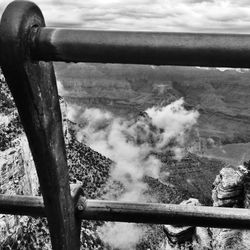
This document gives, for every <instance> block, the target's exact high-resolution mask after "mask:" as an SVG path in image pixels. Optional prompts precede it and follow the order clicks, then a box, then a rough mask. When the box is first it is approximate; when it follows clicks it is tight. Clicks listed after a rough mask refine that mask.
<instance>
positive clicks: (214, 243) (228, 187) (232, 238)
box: [163, 163, 250, 250]
mask: <svg viewBox="0 0 250 250" xmlns="http://www.w3.org/2000/svg"><path fill="white" fill-rule="evenodd" d="M248 169H249V168H248V163H245V166H239V167H233V166H227V167H224V168H222V169H221V171H220V173H219V175H217V176H216V179H215V181H214V183H213V190H212V199H213V206H215V207H237V208H244V206H245V207H246V208H248V207H247V205H248V189H247V188H248V185H249V184H247V181H248V178H249V171H248ZM181 204H185V205H196V206H200V205H201V204H200V203H199V201H198V200H195V199H189V200H187V201H184V202H182V203H181ZM164 232H165V233H166V240H165V245H164V247H163V249H167V250H169V249H181V250H194V249H197V250H198V249H214V250H228V249H231V250H233V249H241V250H243V249H244V250H246V249H249V236H250V233H249V232H248V231H246V230H237V229H224V228H222V229H221V228H199V227H188V226H186V227H181V226H171V225H165V226H164Z"/></svg>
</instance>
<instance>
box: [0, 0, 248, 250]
mask: <svg viewBox="0 0 250 250" xmlns="http://www.w3.org/2000/svg"><path fill="white" fill-rule="evenodd" d="M249 41H250V35H230V34H224V35H223V34H189V33H185V34H184V33H147V32H136V33H135V32H118V31H86V30H77V29H57V28H45V22H44V18H43V15H42V13H41V11H40V9H39V8H38V7H37V6H36V5H35V4H34V3H32V2H26V1H14V2H12V3H10V4H9V5H8V7H7V8H6V10H5V12H4V13H3V16H2V19H1V24H0V65H1V68H2V70H3V73H4V76H5V78H6V80H7V83H8V86H9V88H10V90H11V93H12V95H13V97H14V100H15V103H16V106H17V108H18V112H19V115H20V118H21V121H22V124H23V126H24V130H25V133H26V135H27V138H28V141H29V145H30V149H31V152H32V155H33V159H34V162H35V165H36V170H37V173H38V178H39V182H40V187H41V191H42V195H43V198H41V197H27V196H12V197H10V196H6V195H0V213H10V214H23V215H34V216H46V217H47V218H48V223H49V229H50V235H51V241H52V246H53V249H58V250H59V249H60V250H66V249H67V250H71V249H79V248H80V225H81V220H82V219H88V220H105V221H123V222H140V223H158V224H180V223H181V224H183V225H197V226H204V227H208V226H209V227H221V228H224V227H230V228H242V229H243V228H244V229H250V212H249V210H247V209H232V208H215V207H202V206H200V207H198V206H196V207H195V206H183V205H172V204H157V203H150V204H144V203H129V202H126V203H125V202H123V203H121V202H116V201H103V200H86V199H85V198H84V197H83V193H82V192H81V191H82V190H81V188H80V187H79V186H72V187H71V189H70V185H69V178H68V169H67V160H66V152H65V143H64V138H63V132H62V131H63V130H62V120H61V111H60V106H59V100H58V91H57V86H56V77H55V73H54V69H53V64H52V63H51V61H65V62H97V63H132V64H151V65H190V66H208V67H214V66H220V67H241V68H249V67H250V42H249Z"/></svg>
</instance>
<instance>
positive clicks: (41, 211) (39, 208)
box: [0, 195, 46, 216]
mask: <svg viewBox="0 0 250 250" xmlns="http://www.w3.org/2000/svg"><path fill="white" fill-rule="evenodd" d="M0 213H1V214H15V215H31V216H46V213H45V208H44V203H43V198H42V197H39V196H24V195H14V196H8V195H0Z"/></svg>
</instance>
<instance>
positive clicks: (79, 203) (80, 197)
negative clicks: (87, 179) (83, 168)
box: [70, 184, 87, 214]
mask: <svg viewBox="0 0 250 250" xmlns="http://www.w3.org/2000/svg"><path fill="white" fill-rule="evenodd" d="M70 193H71V197H72V199H73V203H74V208H75V211H76V214H77V212H78V211H83V210H85V208H86V205H87V199H86V198H85V197H84V190H83V187H82V184H71V185H70Z"/></svg>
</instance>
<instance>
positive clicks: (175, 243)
mask: <svg viewBox="0 0 250 250" xmlns="http://www.w3.org/2000/svg"><path fill="white" fill-rule="evenodd" d="M180 205H189V206H201V204H200V202H199V201H198V200H197V199H193V198H190V199H188V200H185V201H183V202H181V203H180ZM163 229H164V232H165V233H166V236H167V237H166V239H165V242H164V243H163V246H162V249H165V250H170V249H180V250H198V249H204V250H205V249H206V250H209V249H212V248H211V236H210V231H209V229H208V228H201V227H195V226H173V225H164V226H163Z"/></svg>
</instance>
